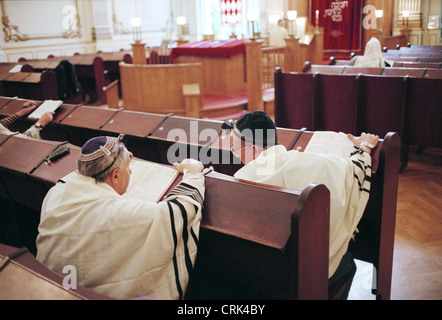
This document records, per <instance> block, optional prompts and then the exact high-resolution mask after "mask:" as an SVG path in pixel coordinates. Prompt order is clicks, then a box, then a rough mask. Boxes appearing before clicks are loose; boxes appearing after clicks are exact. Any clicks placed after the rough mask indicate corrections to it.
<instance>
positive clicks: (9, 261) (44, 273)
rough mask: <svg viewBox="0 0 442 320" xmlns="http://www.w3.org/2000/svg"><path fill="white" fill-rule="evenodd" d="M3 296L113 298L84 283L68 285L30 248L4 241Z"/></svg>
mask: <svg viewBox="0 0 442 320" xmlns="http://www.w3.org/2000/svg"><path fill="white" fill-rule="evenodd" d="M0 265H1V270H0V299H2V300H113V299H111V298H110V297H107V296H104V295H101V294H99V293H96V292H94V291H92V290H89V289H87V288H85V287H82V286H77V288H76V289H73V288H69V289H67V288H65V287H64V286H63V277H62V276H61V275H59V274H57V273H55V272H53V271H51V270H50V269H48V268H47V267H45V266H44V265H43V264H41V263H40V262H38V261H37V260H36V259H35V257H34V256H33V255H32V254H31V253H30V252H29V251H28V250H27V249H26V248H22V249H19V248H14V247H11V246H7V245H4V244H1V243H0Z"/></svg>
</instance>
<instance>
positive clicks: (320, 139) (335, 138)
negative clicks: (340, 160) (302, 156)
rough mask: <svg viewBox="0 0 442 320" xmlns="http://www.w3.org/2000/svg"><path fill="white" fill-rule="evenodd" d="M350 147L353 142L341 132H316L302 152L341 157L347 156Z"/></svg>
mask: <svg viewBox="0 0 442 320" xmlns="http://www.w3.org/2000/svg"><path fill="white" fill-rule="evenodd" d="M352 147H353V142H352V141H351V140H350V139H349V138H348V137H347V134H345V133H343V132H333V131H316V132H315V133H314V134H313V136H312V138H311V139H310V141H309V143H308V145H307V147H306V148H305V150H304V152H312V153H324V154H334V155H337V156H341V157H343V156H345V155H348V150H349V148H352ZM346 151H347V152H346Z"/></svg>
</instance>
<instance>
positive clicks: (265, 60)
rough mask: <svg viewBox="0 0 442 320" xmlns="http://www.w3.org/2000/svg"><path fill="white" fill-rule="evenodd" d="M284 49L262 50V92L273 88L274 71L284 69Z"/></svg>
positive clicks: (269, 48) (268, 48) (266, 48)
mask: <svg viewBox="0 0 442 320" xmlns="http://www.w3.org/2000/svg"><path fill="white" fill-rule="evenodd" d="M284 51H285V47H263V48H262V66H263V70H262V71H263V77H262V80H263V81H262V88H263V90H266V89H271V88H274V87H275V70H276V69H277V68H280V69H284V56H285V54H284Z"/></svg>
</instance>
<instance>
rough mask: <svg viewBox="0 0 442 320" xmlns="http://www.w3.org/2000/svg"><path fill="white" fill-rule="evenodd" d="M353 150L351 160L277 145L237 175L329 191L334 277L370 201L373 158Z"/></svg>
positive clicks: (352, 148)
mask: <svg viewBox="0 0 442 320" xmlns="http://www.w3.org/2000/svg"><path fill="white" fill-rule="evenodd" d="M358 150H359V149H356V148H355V147H351V148H350V149H349V150H348V151H346V154H348V157H340V156H336V155H325V154H316V153H307V152H298V151H287V150H286V148H285V147H284V146H281V145H278V146H274V147H271V148H269V149H267V150H265V151H264V152H263V153H261V155H260V156H259V157H258V158H256V159H255V160H254V161H252V162H250V163H249V164H247V165H246V166H244V167H243V168H241V169H240V170H239V171H238V172H236V174H235V177H236V178H238V179H243V180H249V181H255V182H259V183H264V184H269V185H275V186H280V187H286V188H295V189H304V188H305V187H307V186H308V185H309V184H310V183H317V184H324V185H325V186H327V188H328V189H329V190H330V195H331V201H330V202H331V203H330V252H329V277H331V276H332V275H333V274H334V273H335V271H336V269H337V267H338V265H339V263H340V261H341V259H342V257H343V255H344V254H345V252H346V251H347V248H348V243H349V241H350V239H351V237H352V236H353V234H354V232H355V231H356V227H357V225H358V223H359V220H360V219H361V216H362V214H363V212H364V210H365V206H366V204H367V201H368V198H369V190H370V176H371V157H370V156H369V155H368V154H367V153H366V152H364V153H362V154H361V152H360V151H358Z"/></svg>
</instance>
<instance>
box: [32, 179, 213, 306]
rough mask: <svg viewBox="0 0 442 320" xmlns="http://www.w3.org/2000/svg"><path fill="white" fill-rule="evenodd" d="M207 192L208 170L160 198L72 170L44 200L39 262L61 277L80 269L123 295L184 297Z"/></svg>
mask: <svg viewBox="0 0 442 320" xmlns="http://www.w3.org/2000/svg"><path fill="white" fill-rule="evenodd" d="M203 197H204V177H203V175H202V174H185V175H184V177H183V181H182V182H181V183H180V184H179V185H178V186H177V187H175V188H174V189H173V190H172V192H171V194H170V195H169V196H168V198H167V199H166V200H165V201H163V202H160V203H153V202H148V201H143V200H134V199H127V198H124V197H122V196H120V195H119V194H117V193H116V192H115V191H114V189H112V188H111V187H110V186H109V185H108V184H106V183H98V184H97V183H95V180H94V179H92V178H90V177H86V176H82V175H80V174H78V173H76V172H74V173H71V174H69V175H68V176H66V177H65V178H63V179H62V182H59V183H57V184H56V186H54V187H53V188H51V190H50V191H49V192H48V194H47V196H46V197H45V199H44V202H43V205H42V211H41V222H40V225H39V228H38V230H39V235H38V237H37V259H38V260H39V261H40V262H42V263H43V264H44V265H46V266H47V267H49V268H50V269H52V270H53V271H55V272H57V273H59V274H60V275H63V268H64V267H65V266H73V267H75V268H76V272H77V284H78V285H83V286H85V287H87V288H90V289H92V290H95V291H97V292H99V293H102V294H105V295H108V296H110V297H114V298H117V299H128V298H133V297H135V296H140V295H142V296H148V297H150V298H154V299H165V300H166V299H167V300H169V299H180V298H182V297H183V295H184V293H185V290H186V288H187V284H188V281H189V272H190V270H191V269H192V266H193V264H194V261H195V257H196V254H197V240H198V237H199V226H200V221H201V217H202V216H201V207H202V203H203ZM66 275H67V274H65V275H64V276H66Z"/></svg>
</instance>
